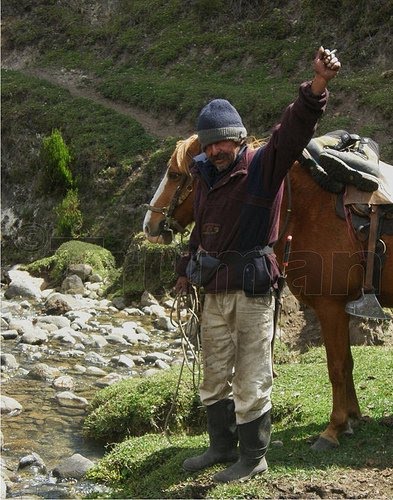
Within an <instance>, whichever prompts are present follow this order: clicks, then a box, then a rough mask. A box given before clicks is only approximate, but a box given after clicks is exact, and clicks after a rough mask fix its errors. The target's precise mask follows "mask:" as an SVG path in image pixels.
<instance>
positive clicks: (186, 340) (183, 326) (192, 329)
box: [164, 286, 201, 444]
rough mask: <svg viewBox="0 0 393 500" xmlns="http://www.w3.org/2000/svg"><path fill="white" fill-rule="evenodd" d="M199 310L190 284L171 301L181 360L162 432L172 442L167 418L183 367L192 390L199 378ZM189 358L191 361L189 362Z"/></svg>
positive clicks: (173, 403)
mask: <svg viewBox="0 0 393 500" xmlns="http://www.w3.org/2000/svg"><path fill="white" fill-rule="evenodd" d="M200 312H201V303H200V297H199V291H198V289H197V288H196V287H194V286H192V287H191V289H190V292H189V293H187V294H182V293H178V294H177V295H176V297H175V299H174V301H173V305H172V308H171V313H170V321H171V323H172V324H173V325H174V326H176V327H177V329H178V331H179V332H180V338H181V340H182V351H183V361H182V364H181V367H180V373H179V378H178V381H177V384H176V387H175V391H174V393H173V397H172V403H171V406H170V408H169V411H168V414H167V416H166V418H165V422H164V433H165V435H166V437H167V439H168V441H169V443H170V444H172V442H171V439H170V434H169V419H170V418H171V416H172V414H173V412H174V409H175V406H176V402H177V398H178V394H179V388H180V383H181V379H182V376H183V371H184V367H186V368H188V369H189V370H190V371H191V373H192V383H193V388H194V390H197V389H198V387H199V385H200V379H201V359H200V357H201V345H200V334H199V327H200V321H199V317H200ZM190 358H191V362H190Z"/></svg>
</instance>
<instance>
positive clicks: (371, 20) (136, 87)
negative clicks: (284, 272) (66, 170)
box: [2, 0, 393, 263]
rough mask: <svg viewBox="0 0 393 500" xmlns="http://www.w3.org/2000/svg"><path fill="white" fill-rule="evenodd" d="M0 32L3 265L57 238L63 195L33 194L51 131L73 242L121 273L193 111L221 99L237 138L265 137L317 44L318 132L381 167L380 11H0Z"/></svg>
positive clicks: (296, 6) (174, 4)
mask: <svg viewBox="0 0 393 500" xmlns="http://www.w3.org/2000/svg"><path fill="white" fill-rule="evenodd" d="M2 25H3V26H2V28H3V32H2V67H3V76H2V84H3V85H2V104H3V120H2V151H3V152H2V159H3V168H2V180H3V183H2V185H3V188H2V229H3V239H2V243H3V263H15V262H21V261H31V260H34V259H36V258H38V257H41V256H43V255H47V254H48V253H50V252H51V251H52V250H53V249H54V248H55V247H56V246H57V245H58V242H59V240H61V239H62V238H63V237H66V235H62V234H61V232H60V233H59V231H58V229H56V227H57V226H56V224H57V217H58V216H57V215H56V211H55V208H56V207H58V206H59V204H60V203H61V201H62V197H63V196H64V193H62V192H56V191H53V190H51V189H48V187H44V184H43V183H42V176H43V175H44V174H43V165H42V159H41V156H40V150H41V148H42V142H43V139H44V138H45V137H48V136H49V135H50V134H51V132H52V130H54V129H58V130H60V131H61V134H62V137H63V138H64V142H65V144H66V145H67V147H68V148H69V150H70V154H71V158H72V161H71V165H70V168H71V171H72V174H73V177H74V179H75V183H76V188H77V190H78V194H79V200H80V210H81V213H82V215H83V226H82V229H81V233H80V235H81V236H83V237H85V238H90V239H94V241H96V240H98V241H101V242H103V244H104V246H106V247H107V248H109V249H110V250H111V251H113V252H114V253H115V255H116V257H117V260H118V262H119V263H121V262H122V258H123V256H124V253H125V252H126V250H127V247H128V245H129V243H130V241H131V240H132V237H133V235H134V234H136V233H137V232H139V231H140V230H141V223H142V219H143V214H144V208H143V207H142V204H143V203H146V202H148V201H149V199H150V198H151V195H152V193H153V192H154V190H155V188H156V186H157V183H158V180H159V179H160V177H161V176H162V174H163V172H164V170H165V167H166V162H167V160H168V158H169V155H170V152H171V151H172V149H173V146H174V144H175V142H176V138H179V137H185V136H187V135H188V134H189V133H190V132H192V130H193V126H194V123H195V118H196V116H197V113H198V110H199V109H200V108H201V107H202V105H203V104H204V103H205V102H206V101H208V100H209V99H211V98H213V97H225V98H228V99H229V100H231V101H232V102H233V103H234V104H235V105H236V107H237V108H238V109H239V111H240V112H241V114H242V116H244V122H245V124H246V127H247V128H248V130H249V133H250V134H252V135H255V136H266V135H267V134H268V133H269V130H270V129H271V127H272V126H273V125H274V123H275V122H276V121H277V120H278V119H279V117H280V114H281V112H282V110H283V108H284V107H285V105H287V104H288V103H289V102H290V101H291V100H293V98H294V97H295V95H296V92H297V87H298V85H299V83H300V82H301V81H303V80H304V79H307V78H309V77H310V74H311V60H312V57H313V54H314V52H315V50H316V48H317V47H318V46H319V45H320V44H322V45H324V46H326V47H332V48H333V47H335V48H337V49H338V52H339V55H340V60H341V61H342V64H343V70H342V72H341V74H340V75H339V77H338V78H337V79H336V80H335V81H334V82H333V83H332V85H331V90H332V92H331V100H330V105H329V109H328V112H327V114H326V116H325V117H324V118H323V120H322V121H321V124H320V128H319V131H320V132H326V131H329V130H334V129H338V128H344V129H347V130H350V131H353V132H357V133H359V134H362V135H366V136H369V137H372V138H374V139H375V140H377V142H379V144H380V147H381V156H382V158H383V159H384V160H385V161H387V162H389V163H393V140H392V134H391V132H390V131H391V130H392V125H393V90H392V88H393V86H392V80H393V71H392V67H393V64H392V62H393V59H392V53H391V48H390V41H391V37H392V26H393V6H392V3H391V2H390V1H388V0H384V1H377V0H369V1H364V0H363V1H360V2H358V3H357V6H356V8H353V3H352V2H348V1H346V0H338V1H335V2H330V3H329V5H327V6H325V7H324V10H323V11H321V7H320V4H317V2H313V1H312V0H303V1H294V0H288V1H285V0H281V1H276V2H272V1H260V0H244V1H242V2H235V1H232V0H231V1H225V0H209V1H207V0H187V1H183V2H181V1H178V0H169V1H165V2H164V1H160V0H147V1H142V0H137V1H131V0H106V1H104V2H98V1H97V2H94V1H93V2H92V1H83V0H78V1H76V0H72V1H65V0H59V1H55V0H37V1H36V2H34V5H32V3H31V2H28V1H27V0H19V1H16V0H8V1H7V2H5V3H4V5H3V6H2ZM382 27H383V28H382Z"/></svg>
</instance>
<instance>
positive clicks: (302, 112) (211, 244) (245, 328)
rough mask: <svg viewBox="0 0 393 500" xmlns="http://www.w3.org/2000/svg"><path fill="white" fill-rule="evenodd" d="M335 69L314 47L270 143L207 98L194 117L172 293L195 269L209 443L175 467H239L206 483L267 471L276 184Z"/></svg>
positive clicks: (329, 56)
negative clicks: (183, 240)
mask: <svg viewBox="0 0 393 500" xmlns="http://www.w3.org/2000/svg"><path fill="white" fill-rule="evenodd" d="M340 66H341V65H340V62H339V61H338V59H337V57H336V55H335V51H332V52H331V51H330V50H324V49H323V47H321V48H320V49H319V50H318V53H317V55H316V57H315V59H314V62H313V69H314V73H315V74H314V78H313V80H312V81H311V82H305V83H303V84H302V85H301V86H300V90H299V96H298V98H297V99H296V100H295V101H294V102H293V103H292V104H291V105H290V106H289V107H288V108H287V109H286V110H285V113H284V114H283V117H282V120H281V123H280V124H279V125H277V126H276V127H275V128H274V130H273V133H272V135H271V138H270V140H269V141H268V143H267V144H266V145H264V146H261V147H260V148H258V149H256V150H252V149H250V148H248V147H247V145H246V136H247V131H246V129H245V127H244V125H243V122H242V119H241V117H240V116H239V114H238V112H237V110H236V109H235V108H234V107H233V106H232V105H231V104H230V103H229V102H228V101H226V100H224V99H215V100H213V101H211V102H210V103H208V104H207V105H206V106H205V107H204V108H203V109H202V111H201V113H200V115H199V118H198V123H197V132H198V137H199V141H200V143H201V146H202V150H203V154H202V155H199V156H198V157H196V158H195V159H194V166H193V174H194V175H195V176H196V178H197V179H198V181H197V187H196V192H195V202H194V212H195V227H194V229H193V232H192V234H191V237H190V250H191V254H192V255H193V257H194V258H193V259H191V261H190V260H189V257H188V258H184V259H182V260H181V261H180V263H179V266H178V272H179V278H178V281H177V283H176V287H175V289H176V290H177V291H178V292H186V290H187V287H188V278H187V274H188V277H191V276H194V277H195V269H194V272H193V271H192V269H191V268H192V266H194V267H195V265H197V271H198V272H199V278H200V279H199V284H202V285H203V286H204V291H205V302H204V307H203V312H202V320H201V340H202V353H203V382H202V385H201V387H200V397H201V401H202V403H203V404H204V405H205V406H206V410H207V423H208V433H209V440H210V445H209V448H208V449H207V450H206V451H205V452H204V453H203V454H201V455H199V456H196V457H191V458H188V459H186V460H185V461H184V463H183V467H184V469H185V470H187V471H192V472H195V471H198V470H201V469H203V468H205V467H209V466H211V465H213V464H215V463H220V462H231V461H232V462H234V461H236V460H237V461H236V462H235V463H234V464H233V465H231V466H230V467H228V468H227V469H225V470H223V471H221V472H219V473H217V474H216V475H215V476H214V480H215V481H218V482H229V481H234V480H245V479H248V478H250V477H252V476H254V475H255V474H257V473H260V472H263V471H265V470H266V469H267V463H266V459H265V454H266V451H267V448H268V445H269V441H270V433H271V422H270V412H271V399H270V395H271V390H272V383H273V376H272V362H271V341H272V333H273V300H272V292H273V289H274V286H275V285H276V281H277V278H278V275H279V270H278V265H277V263H276V259H275V256H274V254H273V253H272V246H273V244H274V242H275V241H276V240H277V237H278V223H279V208H280V204H281V198H282V185H283V179H284V177H285V175H286V174H287V172H288V170H289V169H290V167H291V165H292V164H293V162H294V161H295V160H296V159H297V158H298V157H299V156H300V154H301V152H302V150H303V149H304V148H305V146H306V145H307V144H308V142H309V141H310V139H311V138H312V136H313V133H314V131H315V128H316V124H317V122H318V119H319V118H320V117H321V115H322V113H323V111H324V109H325V106H326V102H327V98H328V91H327V89H326V85H327V83H328V81H329V80H331V79H332V78H333V77H334V76H336V74H337V72H338V71H339V68H340ZM195 256H197V264H196V262H195V258H196V257H195ZM207 256H208V257H207ZM187 260H188V267H187V270H186V264H187ZM206 268H207V269H206ZM190 269H191V270H190ZM205 271H207V272H205ZM197 275H198V273H197ZM201 280H202V282H201ZM203 280H204V281H203ZM238 442H239V452H238V450H237V443H238Z"/></svg>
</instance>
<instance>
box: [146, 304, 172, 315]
mask: <svg viewBox="0 0 393 500" xmlns="http://www.w3.org/2000/svg"><path fill="white" fill-rule="evenodd" d="M142 311H143V312H144V313H145V314H148V315H150V316H157V317H158V318H166V317H167V316H166V311H165V308H164V307H162V306H160V305H158V304H152V305H151V306H146V307H144V308H143V309H142Z"/></svg>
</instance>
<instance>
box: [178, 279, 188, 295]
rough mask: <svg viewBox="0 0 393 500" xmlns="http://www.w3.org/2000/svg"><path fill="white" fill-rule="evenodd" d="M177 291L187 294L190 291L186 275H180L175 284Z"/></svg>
mask: <svg viewBox="0 0 393 500" xmlns="http://www.w3.org/2000/svg"><path fill="white" fill-rule="evenodd" d="M175 292H176V293H181V294H186V293H188V292H189V282H188V278H187V277H186V276H179V277H178V278H177V281H176V284H175Z"/></svg>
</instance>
